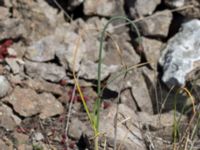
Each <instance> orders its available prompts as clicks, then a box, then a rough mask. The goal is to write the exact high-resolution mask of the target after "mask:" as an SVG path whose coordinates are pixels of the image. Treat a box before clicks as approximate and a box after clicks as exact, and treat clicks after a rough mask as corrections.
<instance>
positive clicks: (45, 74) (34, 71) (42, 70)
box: [25, 61, 66, 82]
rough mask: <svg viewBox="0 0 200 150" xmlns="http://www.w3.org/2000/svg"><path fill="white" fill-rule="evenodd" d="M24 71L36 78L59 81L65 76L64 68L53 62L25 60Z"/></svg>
mask: <svg viewBox="0 0 200 150" xmlns="http://www.w3.org/2000/svg"><path fill="white" fill-rule="evenodd" d="M25 69H26V73H27V74H28V75H29V76H30V77H33V78H36V79H45V80H50V81H52V82H59V81H60V80H61V79H63V78H64V77H65V76H66V73H65V69H64V68H62V67H60V66H57V65H56V64H53V63H37V62H30V61H26V62H25Z"/></svg>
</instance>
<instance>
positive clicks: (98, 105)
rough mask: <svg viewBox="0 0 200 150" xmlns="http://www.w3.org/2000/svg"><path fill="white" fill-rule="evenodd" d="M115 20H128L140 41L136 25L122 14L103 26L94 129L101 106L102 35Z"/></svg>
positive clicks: (102, 36) (102, 37) (97, 124)
mask: <svg viewBox="0 0 200 150" xmlns="http://www.w3.org/2000/svg"><path fill="white" fill-rule="evenodd" d="M115 20H126V21H127V22H129V23H130V24H131V25H132V27H133V28H134V29H135V31H136V34H137V36H138V37H139V43H140V42H141V38H140V37H141V36H140V33H139V30H138V29H137V27H136V25H135V24H134V23H133V22H132V21H131V20H130V19H128V18H126V17H124V16H116V17H113V18H111V19H110V20H109V21H108V22H107V24H106V25H105V26H104V28H103V31H102V32H101V38H100V47H99V62H98V82H97V94H98V98H97V101H96V104H95V109H94V110H95V111H94V113H95V117H96V118H95V122H96V124H95V126H96V129H97V130H98V129H99V118H100V116H99V113H100V106H101V64H102V51H103V41H104V37H105V33H106V29H107V28H108V25H109V24H110V23H111V22H113V21H115Z"/></svg>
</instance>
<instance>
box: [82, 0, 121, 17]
mask: <svg viewBox="0 0 200 150" xmlns="http://www.w3.org/2000/svg"><path fill="white" fill-rule="evenodd" d="M83 5H84V13H85V14H86V15H99V16H106V17H110V16H114V15H119V14H121V15H122V14H124V11H123V7H122V6H123V5H124V2H123V0H118V1H115V0H101V1H99V0H85V1H84V3H83Z"/></svg>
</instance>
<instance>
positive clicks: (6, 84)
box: [0, 75, 12, 98]
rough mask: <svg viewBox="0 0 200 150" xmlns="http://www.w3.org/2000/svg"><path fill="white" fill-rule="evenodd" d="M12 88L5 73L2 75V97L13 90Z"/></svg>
mask: <svg viewBox="0 0 200 150" xmlns="http://www.w3.org/2000/svg"><path fill="white" fill-rule="evenodd" d="M11 89H12V87H11V85H10V82H9V81H8V80H7V78H6V77H5V76H3V75H0V98H2V97H4V96H6V95H7V94H8V93H9V92H10V91H11Z"/></svg>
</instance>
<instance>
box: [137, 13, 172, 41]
mask: <svg viewBox="0 0 200 150" xmlns="http://www.w3.org/2000/svg"><path fill="white" fill-rule="evenodd" d="M171 20H172V13H171V11H169V10H164V11H160V12H156V13H155V14H154V16H152V17H150V18H147V19H144V20H142V21H139V22H138V23H137V25H138V27H139V29H140V32H141V33H142V34H143V35H144V36H151V37H167V35H168V32H169V27H170V24H171Z"/></svg>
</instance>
